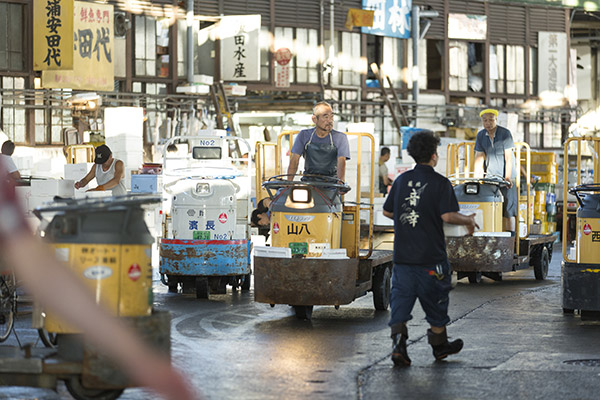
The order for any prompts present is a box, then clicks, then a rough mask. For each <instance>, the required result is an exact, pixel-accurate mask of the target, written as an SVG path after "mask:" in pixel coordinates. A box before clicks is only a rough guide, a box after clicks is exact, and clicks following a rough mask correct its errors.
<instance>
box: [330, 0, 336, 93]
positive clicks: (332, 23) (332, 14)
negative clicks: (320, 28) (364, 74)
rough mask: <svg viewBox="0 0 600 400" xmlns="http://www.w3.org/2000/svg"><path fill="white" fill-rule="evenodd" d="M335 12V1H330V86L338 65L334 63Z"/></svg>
mask: <svg viewBox="0 0 600 400" xmlns="http://www.w3.org/2000/svg"><path fill="white" fill-rule="evenodd" d="M334 29H335V10H334V0H329V40H330V43H329V64H330V66H331V72H330V73H329V85H333V76H334V73H333V72H334V68H335V66H336V65H337V63H336V62H334V59H335V45H334V41H333V39H334V38H335V30H334Z"/></svg>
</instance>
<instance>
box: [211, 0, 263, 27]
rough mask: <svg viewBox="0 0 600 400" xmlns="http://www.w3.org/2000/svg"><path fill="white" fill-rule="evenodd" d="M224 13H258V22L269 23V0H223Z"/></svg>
mask: <svg viewBox="0 0 600 400" xmlns="http://www.w3.org/2000/svg"><path fill="white" fill-rule="evenodd" d="M223 13H224V14H225V15H245V14H260V16H261V18H260V24H261V25H263V26H264V25H269V24H270V23H271V0H237V1H223Z"/></svg>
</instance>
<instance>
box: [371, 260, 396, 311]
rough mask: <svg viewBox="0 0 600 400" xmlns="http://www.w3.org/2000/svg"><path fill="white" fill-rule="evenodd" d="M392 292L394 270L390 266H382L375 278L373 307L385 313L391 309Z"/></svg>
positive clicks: (376, 272) (377, 270) (376, 271)
mask: <svg viewBox="0 0 600 400" xmlns="http://www.w3.org/2000/svg"><path fill="white" fill-rule="evenodd" d="M391 292H392V270H391V269H390V267H389V265H388V264H386V265H382V266H380V267H379V268H377V269H376V270H375V274H374V276H373V305H374V306H375V309H376V310H379V311H385V310H387V309H388V308H389V306H390V294H391Z"/></svg>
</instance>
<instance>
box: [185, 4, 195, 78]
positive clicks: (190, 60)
mask: <svg viewBox="0 0 600 400" xmlns="http://www.w3.org/2000/svg"><path fill="white" fill-rule="evenodd" d="M185 21H186V23H187V81H188V83H190V84H191V83H192V82H194V0H187V13H186V15H185Z"/></svg>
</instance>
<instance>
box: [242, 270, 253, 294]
mask: <svg viewBox="0 0 600 400" xmlns="http://www.w3.org/2000/svg"><path fill="white" fill-rule="evenodd" d="M243 279H244V280H243V281H242V285H241V287H242V292H247V291H248V290H250V281H251V277H250V274H246V275H244V278H243Z"/></svg>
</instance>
